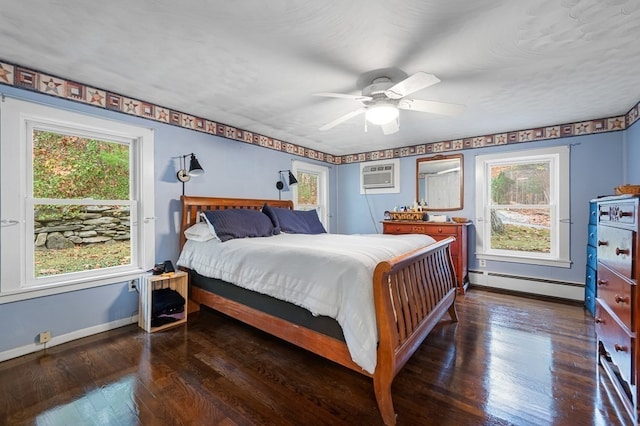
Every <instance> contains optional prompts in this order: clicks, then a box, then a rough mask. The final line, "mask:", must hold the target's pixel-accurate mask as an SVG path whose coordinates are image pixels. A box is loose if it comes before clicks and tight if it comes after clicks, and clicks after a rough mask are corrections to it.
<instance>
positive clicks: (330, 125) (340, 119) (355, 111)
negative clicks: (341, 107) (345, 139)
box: [320, 108, 367, 130]
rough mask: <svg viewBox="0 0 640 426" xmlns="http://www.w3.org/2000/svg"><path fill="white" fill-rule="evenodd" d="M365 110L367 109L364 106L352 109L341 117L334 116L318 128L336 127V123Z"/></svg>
mask: <svg viewBox="0 0 640 426" xmlns="http://www.w3.org/2000/svg"><path fill="white" fill-rule="evenodd" d="M366 110H367V109H366V108H358V109H356V110H353V111H351V112H350V113H348V114H345V115H343V116H342V117H339V118H336V119H335V120H333V121H332V122H331V123H327V124H325V125H324V126H322V127H320V130H329V129H331V128H333V127H336V126H337V125H338V124H340V123H343V122H345V121H347V120H349V119H351V118H353V117H355V116H356V115H360V114H362V113H363V112H365V111H366Z"/></svg>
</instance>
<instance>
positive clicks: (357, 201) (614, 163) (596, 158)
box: [337, 126, 640, 282]
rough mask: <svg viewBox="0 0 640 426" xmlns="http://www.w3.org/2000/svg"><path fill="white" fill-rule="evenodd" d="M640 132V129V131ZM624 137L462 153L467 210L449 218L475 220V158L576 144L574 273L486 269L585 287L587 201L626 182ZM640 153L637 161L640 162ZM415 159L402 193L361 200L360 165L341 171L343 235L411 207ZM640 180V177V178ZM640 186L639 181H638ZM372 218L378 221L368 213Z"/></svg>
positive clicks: (403, 168)
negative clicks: (396, 208)
mask: <svg viewBox="0 0 640 426" xmlns="http://www.w3.org/2000/svg"><path fill="white" fill-rule="evenodd" d="M636 127H640V126H636ZM623 140H624V132H616V133H603V134H595V135H588V136H579V137H572V138H563V139H557V140H548V141H541V142H530V143H522V144H515V145H502V146H495V147H490V148H480V149H470V150H464V151H461V152H462V154H463V155H464V206H463V207H464V208H463V210H458V211H454V212H445V214H448V215H449V216H463V217H468V218H470V219H473V218H474V217H475V202H476V196H475V156H476V155H484V154H490V153H497V152H507V151H516V150H525V149H533V148H543V147H549V146H557V145H571V174H570V179H571V182H570V185H571V188H570V193H571V259H572V261H573V265H572V267H571V268H569V269H567V268H553V267H546V266H545V267H540V266H535V265H525V264H519V263H509V262H496V261H487V267H486V270H489V271H492V272H498V273H506V274H514V275H522V276H531V277H539V278H546V279H554V280H560V281H569V282H583V281H584V273H585V265H586V253H585V247H586V244H587V242H586V236H587V223H588V220H589V210H588V202H589V200H590V199H592V198H595V197H597V196H599V195H611V194H613V188H614V187H616V186H617V185H620V184H621V182H622V181H623V170H622V164H623ZM638 143H639V144H640V140H638ZM638 150H639V152H638V153H636V154H635V157H634V158H635V159H636V161H637V160H638V159H640V148H638ZM417 158H420V156H416V157H405V158H402V159H401V161H400V176H401V183H400V193H399V194H377V195H367V196H365V195H360V193H359V188H358V185H359V182H360V180H359V173H360V165H359V164H349V165H342V166H340V168H339V170H338V174H337V181H338V187H339V188H340V190H339V194H338V213H337V214H338V218H339V219H340V220H339V222H338V232H340V233H347V234H349V233H370V232H381V226H380V223H379V222H380V221H381V220H382V216H383V213H384V211H385V210H391V209H393V207H394V206H398V205H411V204H413V201H414V199H415V193H416V185H415V170H416V159H417ZM639 176H640V175H639ZM636 180H637V181H639V182H640V180H638V179H636ZM369 208H370V209H371V212H372V213H373V220H372V219H371V217H370V216H371V215H370V214H369ZM474 252H475V228H474V227H472V228H471V232H469V268H470V269H472V270H473V269H476V258H475V256H474Z"/></svg>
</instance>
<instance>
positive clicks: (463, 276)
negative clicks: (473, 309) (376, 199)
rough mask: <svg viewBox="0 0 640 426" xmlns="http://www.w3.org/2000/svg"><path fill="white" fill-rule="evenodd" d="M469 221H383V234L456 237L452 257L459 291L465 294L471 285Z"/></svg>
mask: <svg viewBox="0 0 640 426" xmlns="http://www.w3.org/2000/svg"><path fill="white" fill-rule="evenodd" d="M469 225H471V223H470V222H467V223H455V222H423V221H399V220H398V221H393V220H386V221H383V222H382V233H383V234H426V235H429V236H430V237H432V238H433V239H435V240H436V241H440V240H444V239H445V238H447V237H455V239H456V240H455V241H454V242H453V243H451V259H452V260H453V265H454V267H455V269H456V278H457V280H458V292H459V293H460V294H464V292H465V290H466V288H467V287H468V286H469V271H468V268H467V264H468V263H467V257H468V255H467V227H468V226H469Z"/></svg>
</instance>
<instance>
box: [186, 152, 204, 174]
mask: <svg viewBox="0 0 640 426" xmlns="http://www.w3.org/2000/svg"><path fill="white" fill-rule="evenodd" d="M202 174H204V170H203V169H202V166H201V165H200V162H199V161H198V159H197V158H196V156H195V155H193V154H191V162H190V163H189V175H191V176H200V175H202Z"/></svg>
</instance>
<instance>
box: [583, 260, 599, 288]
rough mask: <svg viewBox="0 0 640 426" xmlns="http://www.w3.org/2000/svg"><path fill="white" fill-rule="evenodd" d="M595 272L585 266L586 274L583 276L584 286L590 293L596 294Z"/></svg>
mask: <svg viewBox="0 0 640 426" xmlns="http://www.w3.org/2000/svg"><path fill="white" fill-rule="evenodd" d="M596 276H597V275H596V270H595V269H593V268H592V267H591V266H589V265H587V272H586V274H585V280H584V285H585V287H586V288H587V289H588V290H591V292H592V293H595V292H596Z"/></svg>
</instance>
